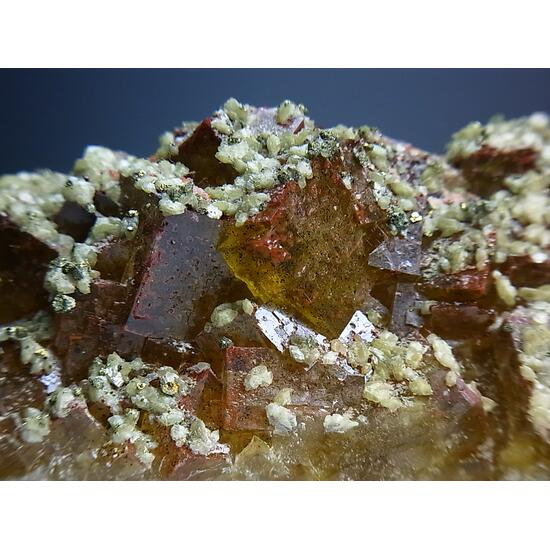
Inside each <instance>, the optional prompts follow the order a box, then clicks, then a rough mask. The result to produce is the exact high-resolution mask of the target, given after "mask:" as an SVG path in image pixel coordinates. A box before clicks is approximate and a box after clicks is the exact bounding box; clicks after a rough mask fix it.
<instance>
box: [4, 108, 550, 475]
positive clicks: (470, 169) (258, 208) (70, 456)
mask: <svg viewBox="0 0 550 550" xmlns="http://www.w3.org/2000/svg"><path fill="white" fill-rule="evenodd" d="M549 188H550V121H549V118H548V117H547V116H546V115H545V114H541V113H535V114H533V115H531V116H528V117H525V118H520V119H516V120H504V119H501V118H495V119H493V120H491V121H490V122H488V123H487V124H485V125H482V124H480V123H473V124H470V125H468V126H467V127H465V128H463V129H462V130H460V131H459V132H457V133H456V134H455V135H454V136H453V137H452V139H451V142H450V144H449V145H448V148H447V153H446V155H445V156H438V155H433V154H430V153H427V152H425V151H421V150H419V149H417V148H415V147H413V146H411V145H409V144H406V143H402V142H399V141H396V140H393V139H390V138H388V137H385V136H384V135H383V134H381V133H380V132H379V131H378V130H376V129H374V128H370V127H368V126H362V127H359V128H348V127H344V126H337V127H334V128H328V129H323V128H320V127H318V126H316V125H315V123H314V122H313V120H312V119H311V118H309V117H308V116H307V110H306V109H305V107H304V106H302V105H297V104H294V103H292V102H291V101H284V102H283V103H281V105H279V106H278V107H276V108H256V107H252V106H249V105H243V104H241V103H239V102H238V101H236V100H235V99H229V100H228V101H227V102H226V103H225V105H224V106H223V108H221V109H220V110H218V111H216V112H215V113H214V114H213V115H212V116H210V117H208V118H206V119H205V120H203V121H202V122H201V123H184V124H182V125H181V126H179V127H177V128H176V129H174V130H173V131H171V132H166V133H165V134H163V135H162V136H161V138H160V147H159V149H158V150H157V151H156V152H155V153H154V154H153V155H152V156H151V157H149V158H147V159H145V158H137V157H134V156H132V155H129V154H126V153H123V152H119V151H111V150H109V149H107V148H104V147H99V146H90V147H88V148H87V149H86V150H85V151H84V153H83V156H82V158H80V159H78V160H77V161H76V163H75V165H74V168H73V170H72V172H71V173H70V174H60V173H57V172H52V171H49V170H42V171H38V172H35V173H19V174H16V175H6V176H3V177H1V178H0V477H1V478H3V479H52V480H54V479H63V480H64V479H73V480H88V479H90V480H92V479H110V480H117V479H137V480H140V479H163V480H186V479H193V480H197V479H201V480H203V479H204V480H207V479H222V480H229V479H246V480H248V479H250V480H257V479H283V480H285V479H286V480H334V479H344V480H347V479H356V480H362V479H374V480H386V479H388V480H390V479H459V480H476V479H550V228H549V224H550V195H549Z"/></svg>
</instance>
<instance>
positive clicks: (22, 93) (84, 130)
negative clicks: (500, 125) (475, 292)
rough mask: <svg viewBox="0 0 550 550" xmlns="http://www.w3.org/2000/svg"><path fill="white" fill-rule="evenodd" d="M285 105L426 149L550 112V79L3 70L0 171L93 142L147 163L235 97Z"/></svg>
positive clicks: (65, 163) (512, 73) (530, 74)
mask: <svg viewBox="0 0 550 550" xmlns="http://www.w3.org/2000/svg"><path fill="white" fill-rule="evenodd" d="M231 96H233V97H236V98H237V99H239V100H240V101H243V102H246V103H251V104H254V105H276V104H278V103H280V102H281V101H282V100H283V99H286V98H289V99H292V100H294V101H297V102H301V103H304V104H305V105H307V106H308V107H309V114H310V116H311V117H312V118H314V119H315V120H316V121H317V123H318V124H320V125H322V126H331V125H335V124H338V123H343V124H347V125H361V124H369V125H372V126H377V127H378V128H380V129H381V130H382V131H383V132H384V133H386V134H387V135H390V136H392V137H395V138H399V139H402V140H405V141H410V142H412V143H414V144H415V145H417V146H419V147H423V148H425V149H428V150H430V151H434V152H441V151H443V150H444V147H445V144H446V143H447V141H448V139H449V137H450V135H451V134H452V133H453V132H454V131H456V130H457V129H459V128H460V127H462V126H463V125H465V124H466V123H468V122H470V121H472V120H481V121H485V120H487V119H488V118H489V117H490V116H492V115H493V114H504V115H505V116H509V117H513V116H520V115H524V114H529V113H531V112H533V111H540V110H542V111H547V112H550V71H549V70H523V69H518V70H516V69H514V70H487V69H480V70H470V69H468V70H447V69H445V70H444V69H434V70H397V69H395V70H371V69H360V70H348V69H322V70H313V69H295V70H294V69H293V70H276V69H251V70H243V69H235V70H231V69H204V70H191V69H174V70H156V69H153V70H145V69H142V70H42V71H40V70H20V71H12V70H2V71H0V128H1V132H0V173H11V172H15V171H18V170H32V169H35V168H41V167H49V168H52V169H55V170H69V169H70V168H71V166H72V163H73V161H74V159H76V158H78V157H79V156H80V154H81V152H82V150H83V148H84V147H85V146H86V145H88V144H100V145H106V146H108V147H111V148H115V149H122V150H125V151H128V152H130V153H132V154H135V155H140V156H144V155H149V154H151V153H152V152H153V151H154V150H155V149H156V147H157V138H158V136H159V135H160V134H161V133H162V132H163V131H164V130H167V129H171V128H172V127H173V126H175V125H177V124H178V123H180V122H181V121H182V120H199V119H201V118H204V117H205V116H207V115H209V114H210V113H211V112H212V111H214V110H215V109H216V108H218V107H219V106H220V105H221V104H222V103H223V102H224V101H225V99H227V98H228V97H231Z"/></svg>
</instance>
